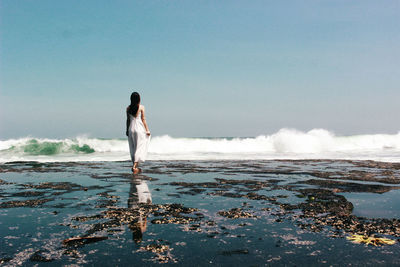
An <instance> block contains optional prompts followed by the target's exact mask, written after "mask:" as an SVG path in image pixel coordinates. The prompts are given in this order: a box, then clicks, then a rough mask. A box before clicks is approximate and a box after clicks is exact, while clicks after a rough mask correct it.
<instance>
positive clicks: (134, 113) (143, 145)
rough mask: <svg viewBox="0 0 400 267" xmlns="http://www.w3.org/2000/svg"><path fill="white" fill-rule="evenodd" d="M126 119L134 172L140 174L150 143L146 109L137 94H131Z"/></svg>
mask: <svg viewBox="0 0 400 267" xmlns="http://www.w3.org/2000/svg"><path fill="white" fill-rule="evenodd" d="M126 117H127V118H126V136H128V142H129V151H130V152H131V159H132V163H133V167H132V172H133V173H134V174H137V173H139V172H140V169H139V168H138V166H139V163H140V162H144V161H145V160H146V156H147V148H148V145H149V141H150V131H149V127H148V126H147V122H146V117H145V109H144V106H143V105H140V95H139V93H137V92H134V93H132V94H131V104H130V105H129V106H128V107H127V108H126Z"/></svg>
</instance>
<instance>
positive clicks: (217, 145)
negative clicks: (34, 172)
mask: <svg viewBox="0 0 400 267" xmlns="http://www.w3.org/2000/svg"><path fill="white" fill-rule="evenodd" d="M148 159H149V160H215V159H226V160H228V159H230V160H240V159H246V160H251V159H360V160H365V159H370V160H379V161H392V162H393V161H394V162H400V132H399V133H397V134H372V135H354V136H336V135H334V134H333V133H332V132H329V131H327V130H324V129H313V130H311V131H308V132H302V131H298V130H294V129H281V130H280V131H278V132H277V133H275V134H272V135H261V136H257V137H251V138H174V137H171V136H168V135H164V136H156V137H153V138H152V140H151V143H150V147H149V155H148ZM120 160H129V147H128V142H127V140H126V139H100V138H88V137H77V138H73V139H41V138H28V137H27V138H20V139H9V140H3V141H0V162H10V161H45V162H52V161H120Z"/></svg>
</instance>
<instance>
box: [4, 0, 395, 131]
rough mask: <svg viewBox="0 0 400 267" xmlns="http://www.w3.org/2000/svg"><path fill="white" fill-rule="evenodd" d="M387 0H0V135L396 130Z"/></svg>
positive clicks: (392, 10)
mask: <svg viewBox="0 0 400 267" xmlns="http://www.w3.org/2000/svg"><path fill="white" fill-rule="evenodd" d="M399 14H400V2H399V1H365V0H362V1H345V0H343V1H101V0H96V1H89V0H87V1H73V0H69V1H52V0H49V1H44V0H38V1H24V0H20V1H14V0H0V139H7V138H14V137H15V138H16V137H23V136H28V135H30V136H37V137H50V138H56V137H60V138H64V137H74V136H77V135H80V134H89V135H91V136H95V137H113V138H114V137H123V136H124V132H125V129H124V127H125V107H126V106H127V105H128V104H129V96H130V93H131V92H132V91H138V92H139V93H140V94H141V95H142V101H143V104H144V105H145V106H146V109H147V111H148V112H147V113H148V114H147V115H148V122H149V125H150V129H151V130H152V133H153V135H162V134H170V135H172V136H176V137H184V136H187V137H189V136H216V137H218V136H256V135H260V134H271V133H274V132H276V131H277V130H279V129H280V128H284V127H289V128H296V129H299V130H310V129H312V128H325V129H328V130H331V131H333V132H335V133H337V134H340V135H349V134H361V133H397V132H398V131H399V130H400V126H399V124H398V122H399V120H398V114H399V113H400V105H399V104H398V102H399V99H400V90H399V89H400V88H399V85H400V46H399V44H400V20H399Z"/></svg>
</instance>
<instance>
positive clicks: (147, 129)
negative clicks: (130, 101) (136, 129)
mask: <svg viewBox="0 0 400 267" xmlns="http://www.w3.org/2000/svg"><path fill="white" fill-rule="evenodd" d="M141 118H142V122H143V125H144V128H145V129H146V134H147V135H150V130H149V127H148V126H147V122H146V116H145V115H144V106H142V117H141Z"/></svg>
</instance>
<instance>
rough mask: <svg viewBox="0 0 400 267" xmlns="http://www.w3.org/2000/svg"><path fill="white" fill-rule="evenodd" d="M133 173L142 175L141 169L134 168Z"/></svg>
mask: <svg viewBox="0 0 400 267" xmlns="http://www.w3.org/2000/svg"><path fill="white" fill-rule="evenodd" d="M132 172H133V174H138V173H140V169H139V168H132Z"/></svg>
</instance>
